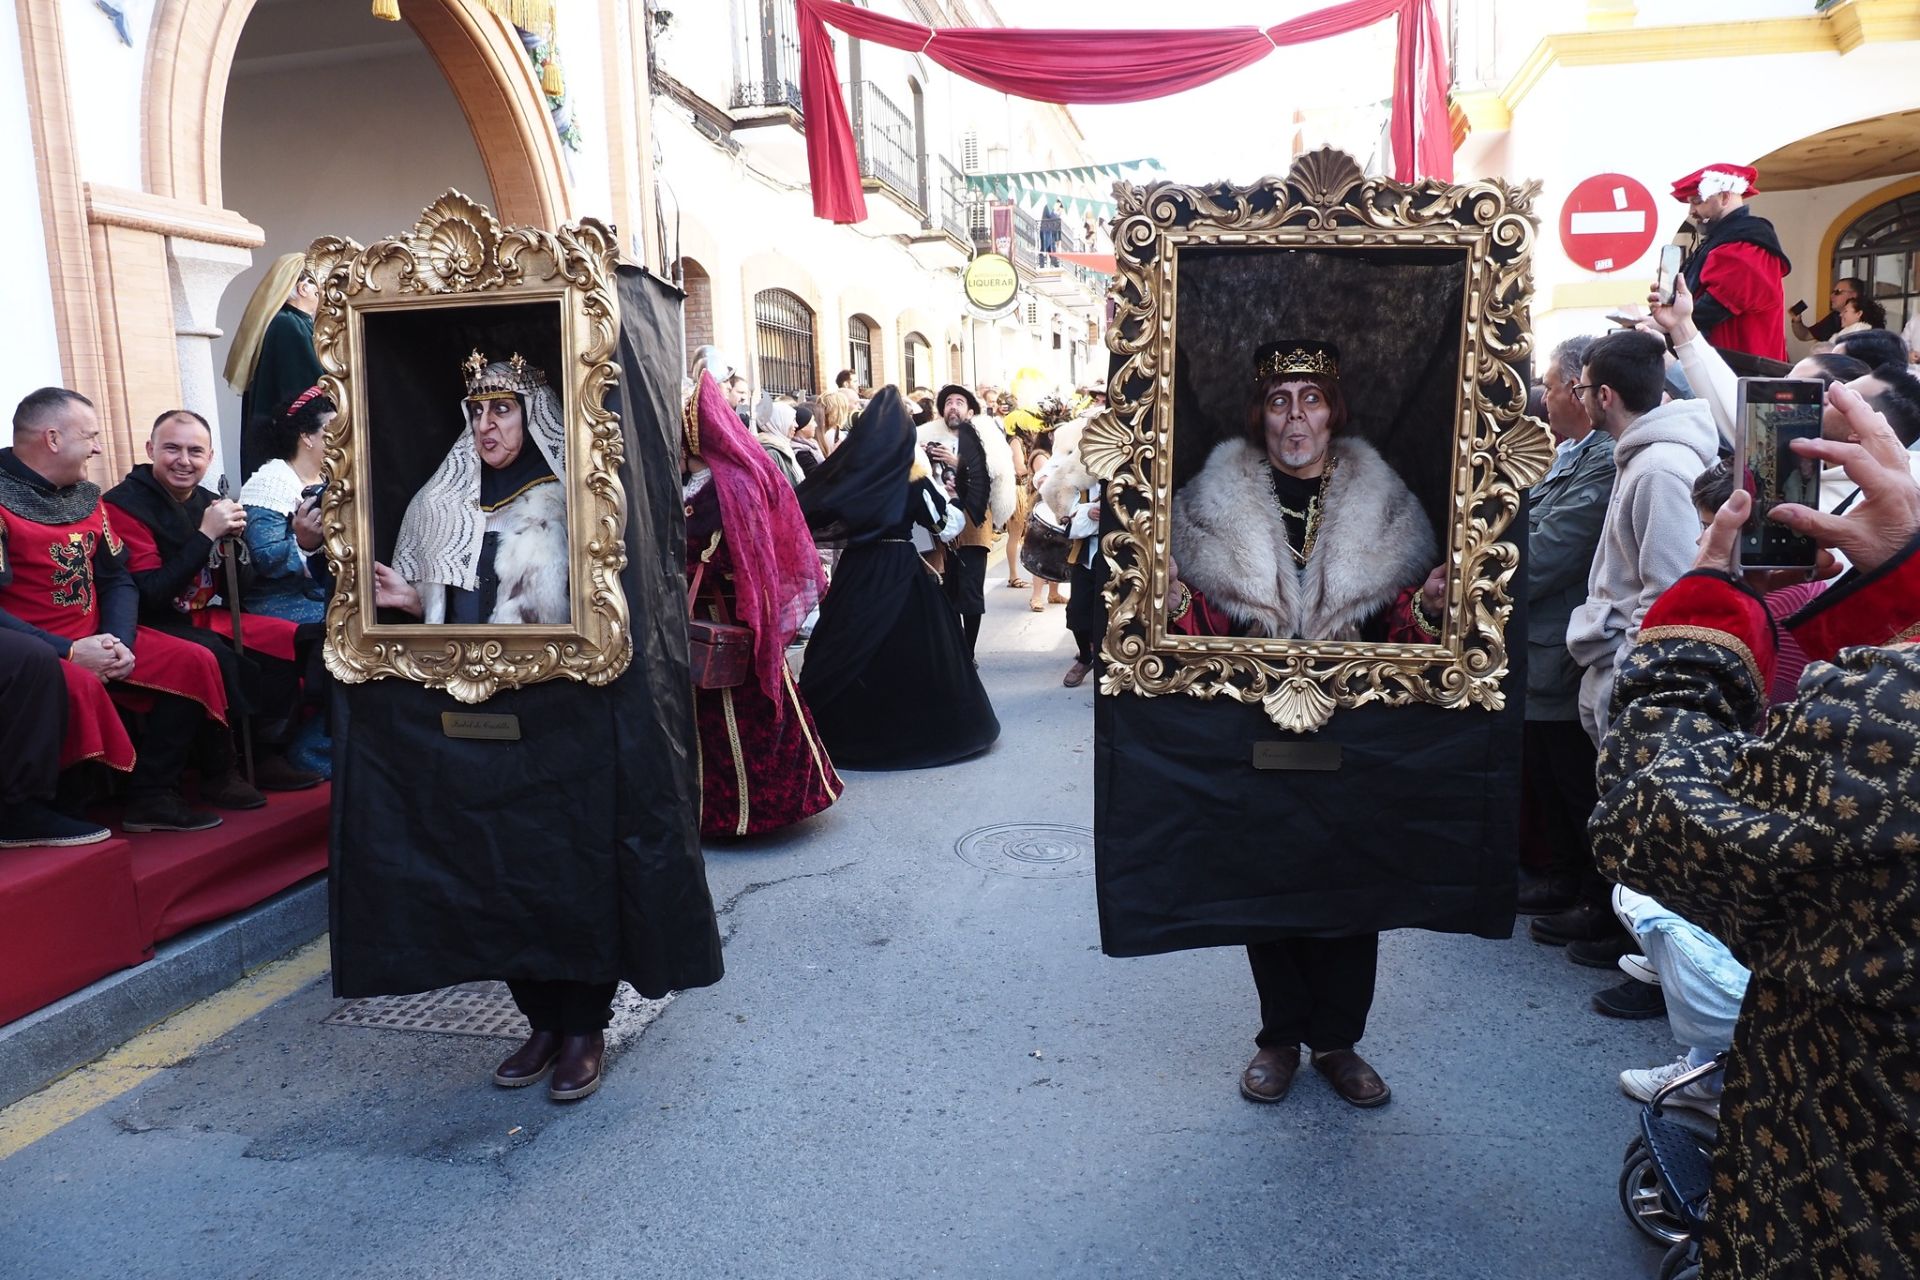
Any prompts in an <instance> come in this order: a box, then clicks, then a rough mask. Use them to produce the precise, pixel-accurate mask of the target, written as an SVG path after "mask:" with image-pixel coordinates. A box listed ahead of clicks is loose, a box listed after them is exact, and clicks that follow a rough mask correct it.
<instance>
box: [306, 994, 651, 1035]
mask: <svg viewBox="0 0 1920 1280" xmlns="http://www.w3.org/2000/svg"><path fill="white" fill-rule="evenodd" d="M672 999H673V993H668V994H667V995H666V996H664V997H662V998H661V999H659V1000H649V999H648V998H647V997H645V996H643V995H641V994H640V993H639V992H638V991H635V990H634V989H633V988H632V987H630V986H628V985H626V984H625V983H624V982H623V983H621V984H620V989H619V990H618V991H616V992H615V993H614V996H613V1021H612V1022H611V1023H609V1024H608V1026H607V1047H608V1048H609V1049H620V1048H623V1047H625V1046H626V1045H628V1044H630V1043H632V1042H633V1041H634V1040H636V1039H638V1038H639V1036H640V1034H641V1033H642V1032H644V1031H645V1030H646V1029H647V1028H648V1027H650V1026H652V1025H653V1021H654V1019H656V1018H658V1017H659V1016H660V1014H661V1013H662V1012H663V1011H664V1010H665V1009H666V1007H667V1005H668V1003H669V1002H671V1001H672ZM321 1021H323V1022H327V1023H330V1024H332V1025H333V1026H336V1027H371V1028H373V1029H374V1030H376V1031H431V1032H435V1033H437V1034H439V1035H443V1036H491V1037H495V1038H497V1039H501V1040H524V1039H526V1038H527V1031H528V1027H527V1020H526V1019H525V1018H524V1017H522V1016H521V1014H520V1010H519V1008H518V1007H517V1006H515V1004H514V1003H513V994H512V993H511V992H509V991H508V990H507V984H506V983H504V982H467V983H462V984H461V985H460V986H457V987H442V988H441V989H440V990H438V991H422V992H421V993H420V994H418V995H411V996H368V997H367V998H366V999H364V1000H353V1001H349V1002H348V1003H346V1004H344V1005H341V1006H340V1007H339V1008H338V1009H335V1010H334V1011H333V1012H332V1013H330V1014H328V1015H327V1016H326V1017H325V1018H323V1019H322V1020H321Z"/></svg>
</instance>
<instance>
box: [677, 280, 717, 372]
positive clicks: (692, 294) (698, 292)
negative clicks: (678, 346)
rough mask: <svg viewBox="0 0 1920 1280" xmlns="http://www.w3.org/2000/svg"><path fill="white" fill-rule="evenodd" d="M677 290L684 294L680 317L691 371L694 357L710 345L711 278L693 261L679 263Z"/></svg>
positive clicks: (711, 339)
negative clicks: (683, 291)
mask: <svg viewBox="0 0 1920 1280" xmlns="http://www.w3.org/2000/svg"><path fill="white" fill-rule="evenodd" d="M680 287H681V288H682V289H685V290H686V291H687V297H686V301H685V302H684V303H683V304H682V306H681V310H680V314H681V315H682V316H683V317H684V328H685V330H686V339H687V342H686V347H687V349H686V369H687V370H688V372H691V371H692V370H693V353H694V352H696V351H698V350H699V349H700V348H702V347H704V346H709V345H711V344H712V343H713V278H712V277H711V276H709V275H708V274H707V269H706V268H705V267H703V266H701V265H700V264H699V263H697V262H695V261H694V260H693V259H692V258H682V259H680Z"/></svg>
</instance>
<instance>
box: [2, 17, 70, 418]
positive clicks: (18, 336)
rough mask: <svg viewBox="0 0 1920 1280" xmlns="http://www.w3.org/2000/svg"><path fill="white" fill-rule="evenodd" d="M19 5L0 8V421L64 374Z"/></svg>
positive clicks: (62, 377)
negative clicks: (2, 188)
mask: <svg viewBox="0 0 1920 1280" xmlns="http://www.w3.org/2000/svg"><path fill="white" fill-rule="evenodd" d="M16 12H17V11H16V10H14V9H12V8H11V7H9V8H7V9H4V10H0V173H4V174H8V175H9V176H10V177H11V179H12V180H11V181H10V182H9V183H8V184H7V185H8V193H7V199H5V200H0V243H3V244H6V245H8V246H9V247H10V248H11V249H12V255H13V261H12V263H11V269H10V270H9V271H8V272H7V288H6V341H5V346H4V348H3V350H4V355H0V422H7V421H10V420H11V419H12V416H13V407H14V406H15V405H16V404H18V403H19V402H20V399H21V397H22V396H24V395H26V394H27V393H28V392H29V391H32V390H34V389H35V388H38V387H45V386H53V385H57V384H59V383H61V382H63V381H65V378H64V376H63V375H62V372H61V369H60V341H59V338H58V337H57V335H55V333H54V331H53V286H52V283H51V281H49V279H48V277H47V240H46V224H45V223H44V222H42V221H41V214H40V184H39V183H38V182H37V181H36V180H35V178H34V173H35V170H34V160H33V134H32V131H31V129H30V128H29V125H28V121H27V83H26V71H25V68H24V67H23V66H22V65H21V61H20V28H19V24H18V20H17V18H16V17H15V14H16ZM0 438H4V435H3V434H0Z"/></svg>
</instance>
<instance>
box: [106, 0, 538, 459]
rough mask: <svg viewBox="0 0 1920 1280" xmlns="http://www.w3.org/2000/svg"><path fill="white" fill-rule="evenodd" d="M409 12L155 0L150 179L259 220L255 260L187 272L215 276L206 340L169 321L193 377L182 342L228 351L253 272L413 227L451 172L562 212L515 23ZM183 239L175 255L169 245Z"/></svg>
mask: <svg viewBox="0 0 1920 1280" xmlns="http://www.w3.org/2000/svg"><path fill="white" fill-rule="evenodd" d="M401 12H402V14H403V16H404V19H405V21H404V22H401V23H388V22H381V21H378V20H376V19H374V18H373V17H372V16H371V15H370V14H369V12H368V9H367V6H366V4H365V3H364V0H301V3H299V4H285V3H275V2H273V0H158V4H157V5H156V8H155V12H154V18H153V38H152V43H151V46H150V57H149V62H148V66H147V77H146V97H145V102H146V107H145V110H146V121H145V124H146V129H145V132H144V137H143V158H142V162H143V166H144V169H145V173H146V178H147V183H148V186H149V189H150V190H151V191H152V192H153V193H154V194H155V195H158V196H162V197H166V198H170V199H173V200H177V201H180V202H183V203H186V204H190V205H191V204H198V205H200V206H202V207H204V208H207V209H209V210H219V211H225V210H228V209H231V210H232V211H233V212H235V213H238V214H239V215H240V217H241V218H243V219H245V221H246V222H248V223H251V224H254V225H257V226H258V227H259V228H260V229H261V230H262V231H264V232H265V243H263V244H261V245H260V246H258V247H257V248H255V249H254V250H253V251H252V260H251V263H250V264H244V265H242V264H243V263H244V259H242V260H241V261H240V262H236V263H235V264H234V266H232V267H228V268H227V269H226V271H224V272H221V273H219V275H218V276H217V277H216V276H214V275H213V274H212V273H207V274H203V275H202V276H201V277H200V278H199V279H198V280H197V281H193V282H183V283H181V284H180V285H179V287H182V288H199V289H201V290H206V289H208V288H212V289H214V290H215V292H214V293H213V294H212V295H211V297H210V298H209V300H208V302H207V304H206V305H205V308H204V309H205V310H206V311H210V312H211V313H212V319H213V324H212V325H211V326H208V327H207V328H206V329H203V330H201V331H199V332H198V333H196V334H195V335H194V336H195V337H197V338H199V339H201V343H202V345H201V346H200V347H199V351H200V352H201V353H203V354H198V355H196V354H194V353H193V352H192V351H191V349H190V344H189V343H188V342H187V341H185V339H186V337H187V334H186V333H184V332H182V333H179V334H177V335H174V336H176V337H177V338H178V339H179V341H178V347H179V351H180V360H181V362H182V366H183V376H182V380H183V382H186V381H189V380H190V379H189V377H188V373H189V371H188V370H187V369H186V367H185V366H186V365H187V363H188V362H189V361H190V360H194V359H199V360H204V361H208V362H209V363H210V364H211V366H212V370H213V371H217V370H218V369H220V368H221V367H222V366H223V365H224V364H225V361H226V357H227V350H228V347H229V345H230V343H231V337H230V335H231V334H232V332H233V330H234V328H235V326H236V325H237V323H238V320H239V317H240V314H241V312H242V311H243V310H244V308H245V306H246V302H247V298H248V297H249V295H250V294H251V293H252V291H253V288H254V286H255V284H256V283H257V282H258V280H259V278H260V276H261V274H262V273H263V272H264V271H265V270H266V268H267V266H268V265H269V264H270V263H271V262H272V261H273V259H274V258H275V257H277V256H278V255H280V254H282V253H289V252H296V251H299V250H302V249H304V248H306V246H307V245H308V244H309V243H311V242H312V240H313V239H314V238H315V237H317V236H321V235H345V236H351V237H353V238H354V239H357V240H360V241H362V242H366V241H370V240H373V239H376V238H378V237H381V236H385V235H392V234H395V233H398V232H401V231H404V230H406V229H407V228H409V227H411V226H412V225H413V222H414V220H415V218H416V217H417V216H418V215H419V212H420V210H421V209H422V208H424V207H425V206H426V205H427V204H428V203H430V202H431V201H432V200H433V198H434V197H435V196H437V195H438V194H439V193H440V192H441V191H443V190H445V189H446V188H448V187H450V186H451V187H457V188H459V189H460V190H462V191H465V192H466V193H467V194H468V195H470V196H472V197H474V198H475V199H477V200H480V201H482V202H485V203H487V204H489V205H491V206H492V207H493V208H494V210H495V212H496V213H497V214H499V216H500V217H501V219H502V220H503V221H505V222H509V223H513V222H529V223H534V224H537V225H541V226H554V225H558V224H559V223H560V222H563V221H565V220H566V218H567V217H568V216H569V209H568V196H567V184H566V181H565V177H564V164H563V162H562V159H561V152H560V144H559V138H558V135H557V134H556V133H555V131H554V128H553V124H552V122H551V120H550V119H549V118H548V115H547V109H546V103H545V99H544V96H543V95H542V94H541V92H540V87H539V83H538V80H537V78H536V76H535V75H534V72H533V69H532V64H531V63H530V61H529V60H528V58H527V56H526V53H525V51H524V49H523V47H522V46H521V43H520V40H519V37H518V36H517V35H516V34H515V32H514V29H513V28H512V26H511V25H509V24H508V23H506V22H504V21H503V20H501V19H499V18H497V17H495V16H493V15H492V14H491V13H489V12H487V11H486V9H485V8H484V7H482V6H481V5H480V4H479V3H477V2H476V0H403V2H402V4H401ZM423 157H430V158H431V163H422V158H423ZM225 216H227V217H231V216H232V215H231V214H225ZM173 256H174V258H175V259H176V260H179V259H181V258H182V256H183V255H182V254H181V253H180V251H179V246H177V245H176V246H173ZM236 268H238V269H237V273H236ZM177 274H179V275H181V276H183V277H184V276H185V274H186V273H184V272H180V273H177ZM222 283H224V289H222V288H220V285H221V284H222ZM216 298H217V302H215V301H213V299H216ZM179 309H180V307H179V305H178V301H177V300H176V310H179ZM215 391H216V394H215V395H214V397H213V403H212V405H211V406H209V407H211V408H214V409H215V410H216V411H217V412H218V415H219V418H220V426H221V435H222V438H223V442H224V444H225V445H226V447H227V456H228V458H229V459H231V458H232V457H233V456H234V454H233V448H234V445H235V442H236V441H237V438H238V434H239V425H240V424H239V422H238V418H239V401H238V397H236V396H234V395H232V394H231V393H230V392H228V391H227V389H226V388H225V386H224V385H221V386H218V387H217V388H215Z"/></svg>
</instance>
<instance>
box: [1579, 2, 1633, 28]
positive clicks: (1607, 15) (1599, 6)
mask: <svg viewBox="0 0 1920 1280" xmlns="http://www.w3.org/2000/svg"><path fill="white" fill-rule="evenodd" d="M1639 14H1640V9H1639V6H1638V5H1636V4H1635V3H1634V0H1587V30H1589V31H1612V30H1616V29H1618V28H1620V27H1630V26H1632V25H1633V20H1634V19H1635V18H1636V17H1638V16H1639Z"/></svg>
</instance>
